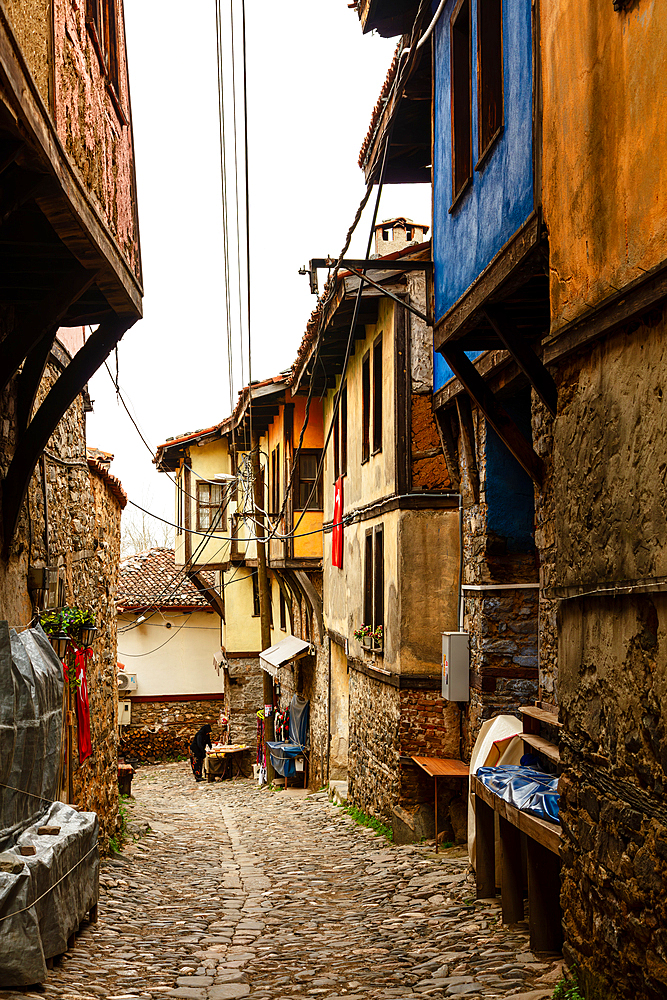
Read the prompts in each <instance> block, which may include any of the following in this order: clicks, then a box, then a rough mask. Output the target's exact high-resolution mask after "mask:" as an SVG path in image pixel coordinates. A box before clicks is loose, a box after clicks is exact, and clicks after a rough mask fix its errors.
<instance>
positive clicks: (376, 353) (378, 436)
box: [373, 334, 382, 454]
mask: <svg viewBox="0 0 667 1000" xmlns="http://www.w3.org/2000/svg"><path fill="white" fill-rule="evenodd" d="M378 451H382V334H380V336H379V337H378V338H377V340H376V341H375V343H374V344H373V454H375V453H376V452H378Z"/></svg>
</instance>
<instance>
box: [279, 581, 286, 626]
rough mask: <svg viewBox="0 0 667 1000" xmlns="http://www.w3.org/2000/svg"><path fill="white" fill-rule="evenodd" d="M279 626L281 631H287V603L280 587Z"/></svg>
mask: <svg viewBox="0 0 667 1000" xmlns="http://www.w3.org/2000/svg"><path fill="white" fill-rule="evenodd" d="M280 628H281V631H283V632H286V631H287V603H286V601H285V595H284V594H283V592H282V588H280Z"/></svg>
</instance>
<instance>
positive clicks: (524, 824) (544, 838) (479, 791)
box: [470, 775, 561, 854]
mask: <svg viewBox="0 0 667 1000" xmlns="http://www.w3.org/2000/svg"><path fill="white" fill-rule="evenodd" d="M470 780H471V782H472V790H473V792H474V793H475V795H479V797H480V798H481V799H482V800H483V801H484V802H486V804H487V805H489V806H491V808H492V809H494V810H495V811H496V812H497V813H499V814H500V815H501V816H504V818H505V819H506V820H507V821H508V822H509V823H513V824H514V826H517V827H518V828H519V829H520V830H521V831H522V832H523V833H525V834H526V836H527V837H532V838H533V840H536V841H537V842H538V843H540V844H542V846H543V847H546V848H547V850H549V851H553V853H554V854H558V853H559V852H560V840H561V828H560V825H558V824H556V823H548V822H547V821H546V820H544V819H539V817H537V816H533V815H531V813H527V812H521V811H520V810H519V809H517V808H516V807H515V806H513V805H511V804H510V803H509V802H505V800H504V799H501V798H500V796H499V795H495V794H494V793H493V792H492V791H491V789H489V788H487V787H486V785H484V784H482V782H481V781H480V780H479V778H477V777H476V776H475V775H472V776H471V779H470Z"/></svg>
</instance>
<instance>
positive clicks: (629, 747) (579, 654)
mask: <svg viewBox="0 0 667 1000" xmlns="http://www.w3.org/2000/svg"><path fill="white" fill-rule="evenodd" d="M561 614H562V633H561V658H560V676H561V685H560V690H561V715H562V718H563V721H564V725H565V730H564V733H563V736H562V743H561V746H562V755H563V766H564V777H563V778H561V821H562V825H563V834H564V844H563V852H562V856H563V875H562V890H561V898H562V904H563V911H564V926H565V933H566V944H565V954H566V957H567V958H568V960H569V961H576V962H577V963H578V965H579V967H580V969H581V970H582V973H583V978H584V980H585V982H586V985H587V996H591V997H592V996H600V997H605V998H606V997H610V998H616V997H622V998H624V1000H630V998H634V997H642V1000H644V998H645V1000H658V998H662V997H664V996H665V993H666V992H667V930H666V928H667V895H666V893H665V888H666V887H667V793H666V791H665V773H666V772H667V739H666V736H665V734H666V733H667V700H666V698H665V689H666V688H667V628H666V624H667V595H665V594H663V593H661V594H650V595H648V594H647V595H638V596H635V597H631V596H618V597H615V598H614V597H608V596H607V597H598V598H587V599H584V600H573V601H567V602H564V606H563V609H562V612H561ZM596 989H597V990H598V993H597V994H596V993H595V990H596Z"/></svg>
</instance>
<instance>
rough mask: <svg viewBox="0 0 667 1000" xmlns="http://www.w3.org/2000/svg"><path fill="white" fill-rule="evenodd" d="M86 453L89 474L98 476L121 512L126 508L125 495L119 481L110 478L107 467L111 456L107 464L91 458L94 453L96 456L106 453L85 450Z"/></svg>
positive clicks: (91, 449)
mask: <svg viewBox="0 0 667 1000" xmlns="http://www.w3.org/2000/svg"><path fill="white" fill-rule="evenodd" d="M86 452H87V455H88V468H89V469H90V471H91V472H94V473H95V475H96V476H98V477H99V478H100V479H101V480H102V481H103V482H104V483H106V486H107V488H108V490H109V492H110V493H112V494H113V496H115V498H116V500H117V501H118V506H119V507H120V509H121V510H123V509H124V508H125V507H126V506H127V493H126V492H125V490H124V489H123V486H122V483H121V481H120V479H118V477H117V476H112V475H111V473H110V472H109V465H110V463H111V458H113V455H112V456H111V458H110V459H109V462H107V461H105V460H102V459H99V458H94V457H91V456H92V455H95V453H97V454H98V455H108V452H100V451H98V449H97V448H87V449H86Z"/></svg>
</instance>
